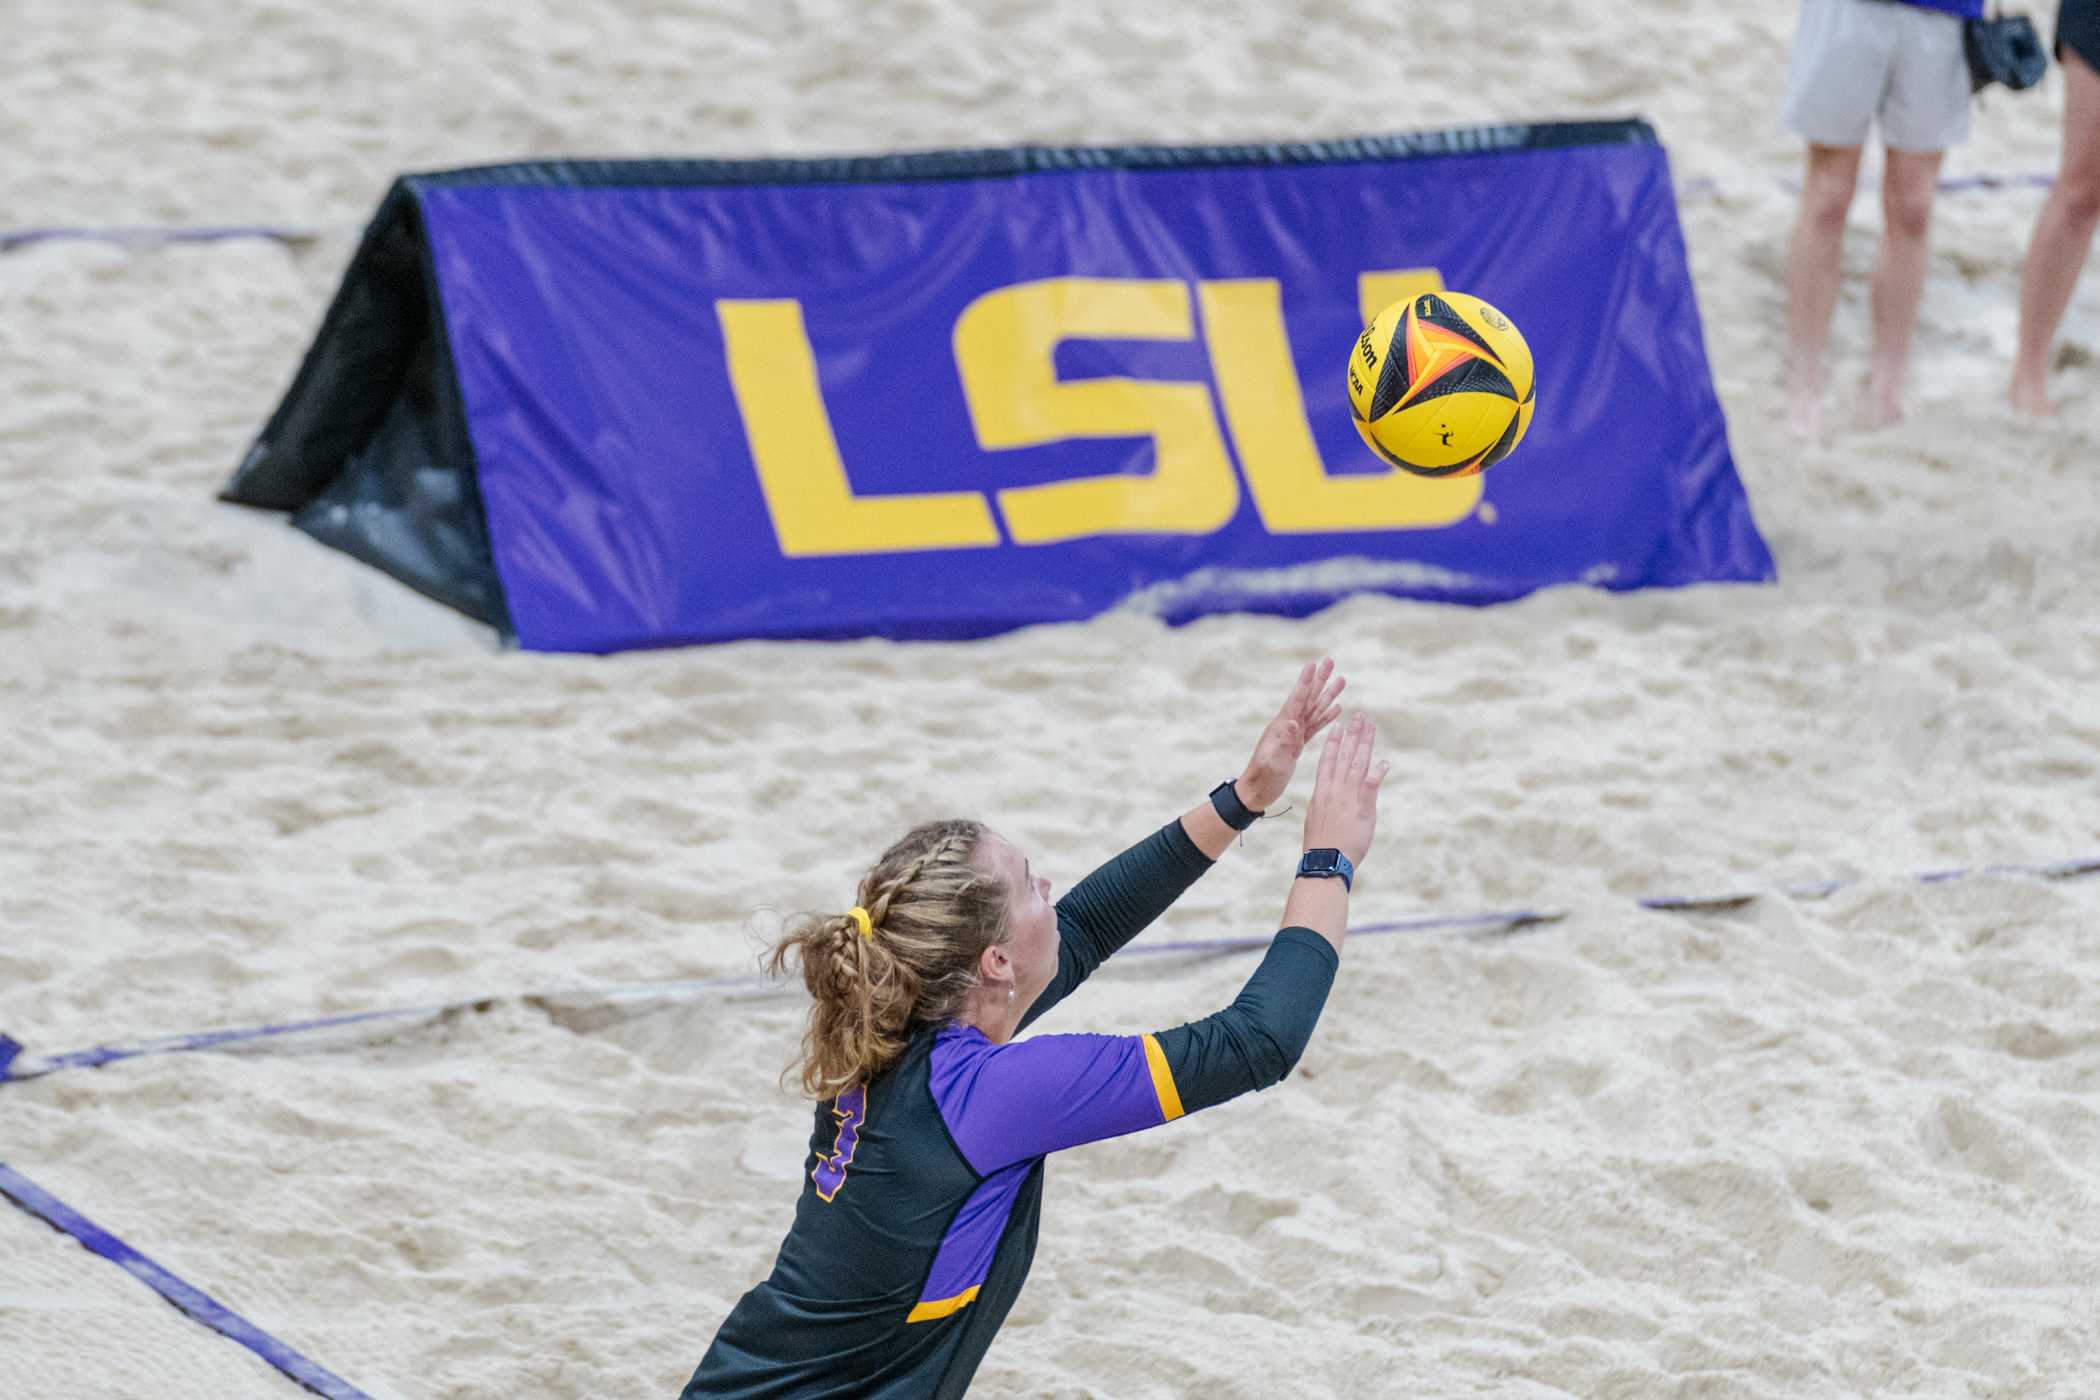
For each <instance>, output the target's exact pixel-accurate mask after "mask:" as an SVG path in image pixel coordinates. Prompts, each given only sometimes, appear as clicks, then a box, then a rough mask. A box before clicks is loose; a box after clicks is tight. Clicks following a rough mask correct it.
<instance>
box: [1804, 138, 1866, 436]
mask: <svg viewBox="0 0 2100 1400" xmlns="http://www.w3.org/2000/svg"><path fill="white" fill-rule="evenodd" d="M1859 157H1860V148H1859V147H1858V146H1819V145H1815V144H1814V143H1811V144H1810V145H1809V148H1808V168H1807V172H1806V174H1805V176H1804V178H1803V180H1802V184H1801V215H1800V218H1799V219H1798V220H1797V221H1796V222H1795V224H1794V237H1793V243H1792V244H1791V246H1790V247H1789V248H1788V250H1787V273H1786V330H1787V357H1786V361H1787V403H1788V408H1789V411H1790V412H1791V414H1792V417H1793V423H1794V429H1795V431H1796V432H1798V433H1799V434H1800V435H1801V436H1803V437H1810V438H1812V437H1815V436H1816V435H1817V434H1818V433H1820V432H1821V431H1822V427H1823V380H1824V359H1825V356H1826V354H1827V352H1828V351H1829V349H1830V315H1831V312H1832V311H1833V310H1834V309H1835V308H1836V306H1837V294H1838V280H1839V273H1840V265H1841V264H1840V258H1841V254H1842V253H1843V250H1844V244H1845V215H1846V213H1847V212H1848V211H1849V210H1850V209H1851V208H1852V194H1853V191H1854V190H1856V189H1857V188H1858V187H1859Z"/></svg>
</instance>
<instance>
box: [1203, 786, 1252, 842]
mask: <svg viewBox="0 0 2100 1400" xmlns="http://www.w3.org/2000/svg"><path fill="white" fill-rule="evenodd" d="M1210 805H1211V806H1212V807H1213V808H1215V809H1216V810H1217V813H1218V816H1219V818H1220V819H1221V820H1222V821H1223V822H1224V823H1225V825H1227V826H1229V827H1231V828H1232V829H1233V830H1234V831H1245V830H1246V829H1247V828H1248V827H1250V826H1252V825H1254V824H1255V823H1256V822H1258V821H1260V820H1261V813H1259V812H1256V811H1253V810H1251V809H1250V808H1249V807H1248V806H1247V804H1246V803H1244V802H1242V801H1240V794H1239V790H1238V789H1237V788H1235V787H1233V785H1232V779H1230V778H1227V779H1226V780H1225V781H1224V782H1222V783H1219V784H1218V785H1217V786H1216V787H1214V788H1212V789H1211V790H1210Z"/></svg>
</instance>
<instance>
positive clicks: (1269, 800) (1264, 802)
mask: <svg viewBox="0 0 2100 1400" xmlns="http://www.w3.org/2000/svg"><path fill="white" fill-rule="evenodd" d="M1347 684H1348V681H1346V680H1344V679H1343V678H1342V677H1340V676H1337V675H1336V674H1335V673H1334V659H1333V658H1332V657H1322V658H1320V660H1318V661H1317V662H1314V661H1308V662H1306V663H1305V669H1303V670H1302V671H1300V672H1299V673H1298V683H1297V684H1296V685H1295V686H1292V687H1291V693H1290V696H1289V698H1288V699H1286V700H1285V701H1284V702H1283V708H1282V709H1280V710H1278V711H1277V712H1276V718H1274V719H1272V720H1270V721H1269V725H1268V728H1266V729H1264V730H1262V732H1261V739H1260V740H1259V741H1258V742H1257V743H1256V744H1255V745H1254V757H1252V758H1250V759H1248V760H1247V767H1246V769H1245V771H1243V772H1242V773H1241V774H1240V775H1239V777H1237V778H1235V779H1233V781H1232V786H1233V789H1234V790H1235V791H1236V792H1238V793H1239V795H1240V801H1241V802H1242V803H1244V804H1245V805H1246V806H1248V807H1250V808H1252V809H1253V810H1254V811H1257V812H1259V811H1262V810H1264V809H1265V808H1268V807H1270V806H1273V805H1274V804H1275V802H1276V799H1277V798H1279V797H1282V796H1283V790H1284V789H1285V788H1286V787H1288V786H1290V781H1291V774H1292V773H1293V772H1295V771H1296V770H1297V767H1298V755H1299V754H1301V753H1303V752H1305V746H1306V745H1307V744H1308V743H1310V742H1312V737H1313V735H1315V734H1317V733H1319V732H1320V731H1321V730H1322V729H1324V728H1326V727H1327V725H1328V724H1329V723H1330V722H1332V721H1333V719H1334V718H1335V716H1337V715H1339V714H1340V713H1341V712H1342V707H1341V706H1340V705H1338V704H1336V703H1335V702H1336V701H1337V700H1338V699H1339V698H1340V696H1341V693H1342V687H1343V686H1345V685H1347Z"/></svg>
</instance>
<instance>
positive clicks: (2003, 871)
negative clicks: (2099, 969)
mask: <svg viewBox="0 0 2100 1400" xmlns="http://www.w3.org/2000/svg"><path fill="white" fill-rule="evenodd" d="M2095 873H2100V856H2086V857H2084V858H2082V859H2079V860H2058V861H2050V862H2049V863H2047V864H2045V865H1977V866H1963V867H1958V868H1956V869H1952V870H1921V871H1918V872H1917V873H1915V874H1913V875H1912V876H1910V879H1911V880H1912V881H1913V882H1915V883H1917V884H1920V885H1944V884H1947V883H1949V882H1951V881H1954V880H1966V879H1968V878H1970V877H1971V876H1974V875H2039V876H2040V877H2041V878H2043V879H2045V880H2070V879H2075V878H2077V877H2078V876H2080V875H2092V874H2095ZM1864 883H1866V882H1865V881H1864V880H1858V879H1854V880H1810V881H1805V882H1803V883H1800V884H1792V885H1781V886H1779V887H1778V888H1777V889H1775V890H1741V891H1738V892H1737V893H1734V894H1663V895H1651V896H1649V897H1648V898H1646V899H1641V900H1637V901H1635V902H1636V903H1638V904H1639V905H1640V906H1641V908H1643V909H1655V910H1660V911H1661V912H1663V913H1690V912H1697V911H1700V910H1708V909H1735V908H1739V907H1741V906H1742V905H1745V904H1748V903H1749V902H1750V901H1752V900H1753V899H1757V898H1759V897H1761V896H1762V895H1765V894H1781V895H1785V896H1786V897H1787V898H1789V899H1824V898H1827V897H1828V896H1830V895H1833V894H1836V893H1837V892H1838V891H1839V890H1846V889H1851V888H1852V887H1853V886H1854V885H1859V884H1864Z"/></svg>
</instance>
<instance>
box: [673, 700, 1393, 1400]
mask: <svg viewBox="0 0 2100 1400" xmlns="http://www.w3.org/2000/svg"><path fill="white" fill-rule="evenodd" d="M1333 671H1334V663H1333V662H1331V661H1322V662H1321V663H1319V665H1317V666H1311V665H1308V666H1307V667H1305V668H1304V670H1303V671H1301V672H1300V673H1299V676H1298V683H1297V685H1296V687H1295V688H1294V689H1293V690H1292V691H1291V694H1290V698H1289V699H1288V700H1286V701H1285V702H1284V704H1283V708H1282V709H1281V710H1280V711H1278V713H1277V715H1276V718H1275V719H1273V720H1271V721H1270V722H1269V725H1268V727H1267V728H1265V729H1264V730H1263V731H1262V735H1261V739H1260V742H1259V743H1257V744H1256V745H1255V749H1254V757H1253V759H1252V760H1250V761H1249V763H1248V764H1247V767H1246V769H1245V771H1243V772H1242V773H1241V774H1240V776H1239V777H1238V778H1236V779H1234V780H1233V781H1231V782H1227V783H1221V784H1219V785H1218V788H1217V789H1216V791H1214V792H1213V793H1212V794H1211V796H1210V800H1208V801H1206V802H1203V803H1199V804H1198V805H1197V806H1195V807H1193V808H1191V809H1190V810H1189V811H1187V812H1185V813H1183V814H1182V815H1181V816H1180V817H1179V818H1178V819H1177V820H1175V821H1173V822H1171V823H1169V824H1168V825H1167V826H1166V827H1164V828H1163V829H1161V830H1160V831H1158V832H1156V833H1154V834H1153V835H1151V836H1149V837H1147V838H1146V839H1145V840H1143V841H1141V842H1139V843H1138V844H1137V845H1136V846H1133V847H1132V848H1131V849H1129V850H1127V851H1125V852H1124V853H1123V854H1122V855H1120V856H1117V857H1116V858H1115V859H1114V860H1112V861H1110V862H1109V863H1108V864H1107V865H1104V866H1102V867H1101V868H1100V869H1099V870H1097V871H1095V872H1094V873H1093V874H1092V875H1089V876H1088V877H1087V878H1086V879H1084V880H1082V881H1081V882H1080V883H1079V884H1078V886H1076V887H1075V888H1074V889H1073V890H1072V891H1071V892H1070V893H1069V894H1067V895H1066V896H1065V897H1064V898H1063V899H1060V900H1059V901H1057V903H1056V904H1054V905H1053V904H1052V903H1051V902H1050V882H1049V881H1048V880H1047V879H1044V878H1043V877H1041V876H1039V875H1036V874H1035V872H1034V869H1033V867H1032V866H1031V864H1030V862H1029V861H1028V858H1027V857H1026V856H1024V855H1023V854H1022V853H1021V852H1020V851H1019V850H1016V849H1015V848H1014V846H1013V844H1012V843H1011V842H1009V841H1007V840H1006V839H1005V838H1004V837H1002V836H999V835H998V834H996V833H995V832H992V831H990V830H988V829H987V828H985V827H983V826H981V825H979V824H978V823H976V822H973V821H941V822H929V823H927V824H925V825H923V826H920V827H917V828H915V829H914V830H912V831H911V832H909V833H907V834H906V835H905V836H904V838H903V839H902V840H900V841H898V842H897V843H896V844H895V845H894V846H892V847H890V849H889V850H888V851H886V852H884V853H883V856H882V859H881V860H879V861H877V862H876V864H875V868H874V869H872V870H870V871H869V872H868V873H867V874H866V875H865V876H863V877H862V879H861V882H860V892H859V903H858V904H857V905H855V906H854V908H853V909H851V910H850V911H848V912H847V913H845V914H838V915H829V916H825V915H817V916H809V917H805V918H803V919H801V920H799V921H798V922H797V923H796V924H795V925H794V926H792V927H791V928H790V929H789V931H788V933H787V936H786V937H785V938H784V939H783V940H782V941H781V943H780V944H779V946H778V947H776V948H775V949H774V952H773V968H774V970H775V971H778V970H779V969H780V968H781V967H783V966H784V965H785V964H786V963H787V961H788V960H789V959H790V958H792V959H793V960H795V961H796V962H797V963H798V964H799V965H800V967H801V971H802V976H803V980H804V981H805V982H806V983H807V984H808V987H809V992H810V996H811V998H812V999H813V1001H814V1005H813V1006H812V1007H811V1008H810V1013H809V1027H808V1031H807V1033H806V1034H805V1035H804V1037H803V1046H802V1056H801V1060H800V1066H801V1072H802V1083H803V1087H804V1088H805V1089H806V1090H807V1091H808V1092H809V1094H810V1095H811V1097H813V1098H815V1099H817V1100H818V1104H817V1109H816V1126H815V1128H814V1130H813V1131H812V1133H811V1135H810V1155H809V1158H808V1160H807V1161H806V1162H805V1163H804V1173H803V1176H804V1179H803V1183H802V1195H801V1199H800V1200H799V1201H798V1202H797V1203H796V1206H795V1223H794V1225H793V1226H792V1227H791V1228H790V1229H789V1231H788V1235H787V1239H786V1241H785V1242H784V1243H783V1244H782V1245H781V1247H780V1256H779V1258H778V1259H776V1260H775V1261H774V1264H773V1272H772V1275H771V1276H770V1277H768V1278H767V1279H766V1280H765V1281H764V1282H762V1283H760V1284H759V1285H758V1286H757V1287H756V1288H753V1289H752V1290H751V1291H750V1292H748V1293H746V1294H745V1295H744V1296H743V1298H742V1299H741V1300H740V1301H739V1302H738V1303H737V1305H736V1307H735V1308H734V1309H733V1310H732V1311H731V1312H730V1314H729V1317H728V1320H726V1321H725V1322H724V1323H723V1324H722V1327H721V1330H720V1331H719V1332H718V1333H716V1335H715V1339H714V1345H712V1346H710V1347H709V1348H708V1350H707V1355H706V1357H705V1358H703V1359H702V1360H701V1362H700V1367H699V1369H698V1370H697V1371H695V1372H694V1373H693V1378H692V1380H691V1381H689V1382H688V1383H687V1384H686V1388H685V1392H684V1394H685V1395H686V1396H687V1397H693V1396H743V1397H757V1396H767V1397H809V1396H849V1395H850V1396H883V1397H904V1396H911V1397H915V1400H916V1397H923V1396H957V1395H961V1394H962V1393H963V1392H964V1391H965V1390H966V1389H968V1387H969V1384H970V1378H971V1376H972V1375H974V1374H975V1373H976V1370H977V1363H978V1362H979V1361H980V1360H981V1359H982V1358H983V1356H984V1353H985V1348H986V1347H988V1346H990V1345H991V1341H992V1338H993V1336H994V1335H995V1334H996V1333H997V1332H998V1330H999V1325H1000V1323H1001V1322H1003V1321H1004V1320H1005V1318H1006V1313H1007V1309H1008V1308H1010V1307H1012V1306H1013V1302H1014V1298H1015V1296H1016V1295H1018V1294H1019V1293H1020V1291H1021V1284H1022V1282H1023V1281H1024V1280H1025V1279H1026V1278H1027V1276H1028V1266H1029V1264H1030V1262H1031V1261H1032V1260H1033V1259H1034V1256H1035V1238H1036V1220H1037V1215H1038V1212H1039V1211H1040V1208H1041V1204H1042V1192H1043V1161H1044V1159H1045V1158H1046V1157H1047V1156H1048V1155H1049V1154H1050V1153H1052V1152H1055V1151H1057V1150H1058V1149H1059V1148H1061V1147H1073V1146H1077V1145H1078V1144H1080V1143H1083V1142H1093V1141H1096V1140H1097V1139H1100V1138H1108V1137H1116V1136H1119V1135H1121V1134H1123V1133H1130V1132H1136V1131H1137V1130H1138V1129H1140V1128H1153V1127H1157V1126H1159V1125H1160V1124H1162V1123H1168V1122H1171V1121H1173V1120H1174V1119H1176V1118H1179V1117H1181V1116H1182V1115H1183V1114H1185V1113H1190V1112H1193V1111H1194V1110H1196V1109H1199V1108H1208V1107H1210V1106H1211V1105H1212V1104H1217V1103H1223V1102H1224V1101H1225V1100H1227V1099H1229V1098H1233V1097H1235V1096H1237V1095H1239V1094H1244V1093H1246V1092H1247V1091H1248V1090H1250V1089H1262V1088H1266V1087H1268V1086H1269V1085H1271V1084H1274V1083H1276V1082H1277V1081H1278V1080H1280V1079H1282V1078H1283V1077H1284V1076H1285V1075H1286V1074H1289V1073H1290V1071H1291V1066H1292V1065H1294V1064H1295V1063H1297V1059H1298V1056H1299V1054H1300V1052H1302V1051H1303V1050H1304V1048H1305V1043H1306V1041H1307V1040H1308V1039H1310V1038H1311V1036H1312V1030H1313V1023H1314V1022H1315V1021H1316V1020H1318V1019H1319V1015H1320V1008H1321V1006H1322V1005H1323V1004H1324V1003H1325V1002H1326V999H1327V989H1328V987H1329V986H1330V985H1331V984H1332V982H1333V980H1334V972H1335V968H1336V966H1337V964H1338V961H1339V957H1340V952H1341V946H1342V937H1343V934H1344V932H1345V931H1346V929H1347V925H1348V914H1349V891H1350V886H1351V883H1352V881H1353V879H1354V870H1355V867H1356V865H1357V864H1358V863H1360V862H1361V861H1362V860H1363V858H1364V855H1365V853H1366V852H1367V851H1369V850H1370V847H1371V837H1372V834H1373V832H1374V831H1375V830H1376V828H1377V824H1378V788H1379V784H1380V783H1381V782H1382V781H1383V780H1384V778H1385V775H1386V771H1387V769H1388V768H1389V767H1390V765H1389V764H1386V763H1376V764H1374V763H1373V762H1372V757H1371V749H1372V742H1373V740H1374V739H1375V737H1376V733H1375V730H1374V727H1373V726H1372V724H1371V723H1370V721H1369V720H1368V719H1367V718H1366V717H1364V716H1363V715H1362V714H1358V715H1356V716H1354V717H1353V718H1352V719H1351V720H1350V721H1349V723H1347V724H1346V725H1336V726H1335V727H1334V728H1333V729H1331V730H1329V732H1328V735H1327V740H1326V743H1325V745H1324V746H1323V748H1322V749H1321V753H1320V766H1319V774H1318V777H1317V778H1316V779H1315V781H1314V784H1313V794H1312V801H1311V803H1310V804H1309V805H1308V807H1307V809H1306V814H1305V841H1304V848H1303V851H1302V852H1301V855H1300V857H1299V859H1298V863H1297V866H1296V869H1295V871H1294V872H1293V875H1292V883H1291V886H1290V893H1289V895H1288V896H1287V897H1286V898H1285V900H1284V906H1283V927H1282V930H1281V931H1280V932H1279V933H1278V934H1277V935H1276V938H1275V941H1274V942H1272V943H1271V944H1270V945H1269V951H1268V953H1267V955H1266V956H1265V957H1264V958H1263V959H1262V963H1261V966H1260V967H1258V968H1256V969H1255V971H1254V975H1253V976H1252V977H1250V978H1248V979H1247V985H1246V986H1245V988H1244V989H1242V990H1241V992H1240V995H1239V997H1238V999H1236V1000H1235V1001H1234V1002H1233V1003H1232V1005H1230V1006H1228V1007H1226V1008H1225V1009H1224V1010H1223V1011H1220V1012H1217V1013H1216V1014H1214V1015H1211V1016H1207V1017H1205V1018H1204V1019H1203V1020H1200V1021H1196V1022H1192V1023H1191V1024H1188V1025H1184V1026H1177V1027H1175V1028H1174V1029H1173V1030H1167V1031H1160V1032H1157V1033H1156V1034H1152V1035H1039V1036H1033V1037H1031V1038H1029V1039H1027V1040H1021V1041H1017V1040H1015V1039H1014V1038H1013V1037H1014V1034H1015V1033H1016V1032H1017V1031H1020V1030H1022V1029H1025V1028H1026V1027H1027V1026H1028V1024H1029V1023H1030V1022H1031V1021H1033V1020H1034V1019H1035V1018H1036V1017H1038V1016H1040V1015H1042V1014H1043V1013H1044V1012H1045V1011H1048V1010H1049V1009H1050V1008H1051V1007H1052V1006H1055V1005H1056V1004H1057V1003H1058V1002H1059V1001H1061V1000H1063V999H1064V998H1065V997H1066V996H1068V995H1070V994H1071V992H1072V990H1073V989H1074V988H1076V987H1077V986H1078V985H1079V984H1080V983H1081V982H1083V981H1085V980H1086V978H1087V976H1088V974H1090V973H1091V972H1093V970H1094V969H1095V968H1097V967H1099V966H1100V965H1101V963H1102V960H1103V959H1105V958H1107V957H1108V956H1109V954H1111V953H1113V952H1115V951H1116V950H1117V949H1118V948H1120V947H1122V946H1123V945H1124V944H1125V943H1127V942H1129V941H1130V940H1131V938H1132V937H1134V936H1135V935H1136V934H1137V932H1138V931H1139V930H1140V929H1142V928H1144V927H1145V926H1146V925H1147V924H1149V923H1151V922H1152V920H1153V919H1155V918H1157V917H1158V916H1159V915H1160V913H1161V912H1163V911H1164V910H1165V909H1166V907H1167V906H1168V905H1170V904H1172V903H1173V902H1174V900H1175V898H1176V897H1177V896H1179V895H1180V894H1181V892H1182V891H1183V890H1185V889H1187V888H1188V887H1189V885H1190V884H1191V883H1193V882H1194V880H1195V879H1196V877H1197V876H1199V875H1201V874H1202V873H1203V872H1204V871H1205V870H1207V869H1209V868H1210V864H1211V862H1212V861H1213V860H1215V859H1217V857H1218V856H1220V855H1222V854H1223V853H1224V851H1225V848H1226V847H1227V846H1229V845H1231V844H1232V841H1233V837H1234V833H1235V832H1238V831H1244V830H1245V829H1246V828H1247V827H1248V826H1250V825H1251V824H1252V823H1253V822H1254V820H1255V818H1256V817H1257V816H1259V815H1260V813H1261V811H1262V809H1263V808H1265V807H1267V806H1268V805H1269V804H1271V803H1273V802H1275V801H1276V800H1277V799H1278V798H1279V797H1281V796H1282V795H1283V790H1284V787H1285V785H1286V784H1288V783H1289V781H1290V777H1291V774H1292V772H1293V771H1294V770H1295V769H1296V767H1297V763H1298V756H1299V754H1300V753H1301V752H1302V751H1303V749H1304V747H1305V744H1306V741H1307V740H1309V739H1310V738H1311V737H1312V736H1313V735H1314V734H1315V733H1317V732H1318V731H1319V730H1320V729H1321V728H1322V727H1324V726H1326V725H1327V724H1328V722H1329V721H1330V720H1333V719H1334V718H1335V717H1336V716H1337V715H1338V714H1339V713H1340V711H1339V710H1338V708H1337V707H1336V705H1335V703H1334V702H1335V699H1336V697H1337V696H1338V695H1339V694H1340V693H1341V690H1342V686H1343V681H1342V679H1341V677H1339V676H1335V675H1334V674H1333Z"/></svg>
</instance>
